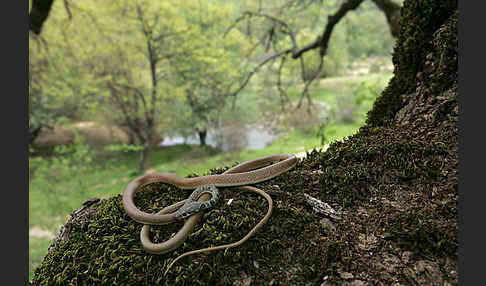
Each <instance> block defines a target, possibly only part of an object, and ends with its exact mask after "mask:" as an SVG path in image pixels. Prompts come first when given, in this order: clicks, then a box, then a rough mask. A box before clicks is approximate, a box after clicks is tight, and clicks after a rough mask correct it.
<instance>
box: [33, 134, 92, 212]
mask: <svg viewBox="0 0 486 286" xmlns="http://www.w3.org/2000/svg"><path fill="white" fill-rule="evenodd" d="M94 169H95V167H94V164H93V157H92V151H91V149H90V147H89V146H88V145H87V144H85V143H84V142H83V138H82V137H81V136H80V135H79V134H77V133H75V136H74V142H73V144H71V145H69V146H64V145H60V146H56V147H55V149H54V154H53V156H52V157H51V158H43V157H40V156H39V157H31V158H29V174H30V176H29V186H31V187H33V188H36V189H38V190H40V191H41V192H42V193H43V195H44V196H45V198H46V202H47V204H48V209H49V211H50V212H51V214H60V213H64V212H65V211H66V210H69V209H71V208H72V207H74V206H73V205H71V204H72V201H70V200H66V199H67V198H68V197H75V198H77V199H78V200H84V199H87V198H86V188H87V186H86V185H85V182H84V180H83V175H84V174H85V173H86V172H88V171H90V172H92V171H93V170H94ZM61 182H69V184H67V185H66V184H62V185H63V188H58V186H59V185H60V183H61Z"/></svg>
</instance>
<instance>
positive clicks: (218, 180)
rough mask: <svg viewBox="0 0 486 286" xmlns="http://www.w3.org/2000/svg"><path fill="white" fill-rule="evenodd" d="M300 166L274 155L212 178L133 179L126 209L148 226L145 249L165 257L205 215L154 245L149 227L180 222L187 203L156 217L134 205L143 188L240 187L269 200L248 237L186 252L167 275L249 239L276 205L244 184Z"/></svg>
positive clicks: (143, 236) (167, 175) (204, 196)
mask: <svg viewBox="0 0 486 286" xmlns="http://www.w3.org/2000/svg"><path fill="white" fill-rule="evenodd" d="M296 163H297V158H296V157H295V155H292V154H279V155H271V156H266V157H261V158H258V159H254V160H250V161H246V162H244V163H241V164H239V165H237V166H235V167H233V168H230V169H228V170H227V171H226V172H224V173H223V174H220V175H209V176H201V177H195V178H181V177H179V176H177V175H176V174H172V173H154V174H148V175H145V176H141V177H139V178H136V179H135V180H133V181H132V182H130V183H129V184H128V185H127V187H126V189H125V192H124V193H123V198H122V203H123V208H124V209H125V211H126V213H127V214H128V215H129V216H130V217H131V218H133V219H134V220H135V221H137V222H140V223H143V224H144V227H143V228H142V231H141V232H140V240H141V243H142V246H143V248H144V249H145V250H146V251H147V252H149V253H152V254H164V253H167V252H169V251H171V250H174V249H176V248H177V247H179V246H180V245H181V244H182V243H183V242H184V240H185V239H186V238H187V236H188V235H189V234H190V233H191V231H192V229H193V228H194V227H195V225H196V224H197V222H198V221H199V219H200V217H201V213H200V212H198V213H195V214H193V215H191V216H190V217H189V218H187V219H186V221H185V223H184V226H183V227H182V228H181V229H180V230H179V232H178V233H177V234H176V235H174V236H173V237H172V238H170V239H169V240H167V241H165V242H163V243H157V244H155V243H152V242H151V241H150V238H149V233H150V226H149V225H159V224H167V223H170V222H174V221H176V220H177V219H178V217H177V216H176V211H175V210H177V209H179V208H180V207H181V206H182V205H184V204H185V203H186V201H187V200H183V201H180V202H177V203H175V204H173V205H170V206H168V207H165V208H164V209H162V210H161V211H159V212H158V213H156V214H151V213H146V212H143V211H141V210H139V209H138V208H137V207H136V206H135V204H134V197H135V194H136V192H137V191H138V190H139V189H140V188H141V187H142V186H144V185H147V184H150V183H155V182H162V183H168V184H172V185H174V186H176V187H179V188H181V189H195V188H197V187H201V186H206V185H214V186H216V187H236V186H240V187H241V188H242V189H244V190H247V191H251V192H255V193H257V194H259V195H261V196H263V197H265V199H267V201H268V204H269V208H268V211H267V214H266V215H265V217H264V218H263V219H262V220H261V221H260V222H259V223H258V224H257V225H256V226H255V227H254V228H253V229H252V230H251V231H250V232H249V233H248V234H247V235H246V236H245V237H244V238H242V239H241V240H239V241H237V242H235V243H231V244H227V245H221V246H216V247H210V248H204V249H199V250H194V251H190V252H187V253H184V254H182V255H181V256H179V257H177V258H176V259H175V260H174V261H172V263H171V264H170V265H169V266H168V268H167V270H166V273H167V271H168V270H169V268H170V267H171V266H172V264H173V263H175V262H176V261H177V260H178V259H180V258H182V257H184V256H187V255H191V254H195V253H201V252H206V251H213V250H218V249H222V248H229V247H235V246H238V245H240V244H242V243H244V242H245V241H246V240H248V239H249V238H250V237H251V236H252V235H253V234H254V233H256V232H257V231H258V230H259V229H260V228H261V227H262V226H263V224H265V222H266V221H267V220H268V219H269V218H270V215H271V212H272V208H273V203H272V199H271V197H270V196H269V195H268V194H267V193H265V192H264V191H262V190H260V189H258V188H255V187H251V186H244V185H249V184H255V183H259V182H262V181H266V180H269V179H272V178H274V177H276V176H278V175H280V174H282V173H284V172H286V171H288V170H290V169H291V168H293V167H294V166H295V164H296ZM210 198H211V195H210V194H208V193H203V194H202V195H201V196H200V197H199V201H200V202H203V201H207V200H209V199H210Z"/></svg>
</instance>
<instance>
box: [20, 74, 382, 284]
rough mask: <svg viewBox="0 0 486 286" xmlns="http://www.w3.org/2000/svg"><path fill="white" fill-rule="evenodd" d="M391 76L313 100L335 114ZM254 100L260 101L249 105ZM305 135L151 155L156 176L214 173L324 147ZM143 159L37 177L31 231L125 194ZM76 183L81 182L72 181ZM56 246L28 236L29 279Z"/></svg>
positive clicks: (330, 88)
mask: <svg viewBox="0 0 486 286" xmlns="http://www.w3.org/2000/svg"><path fill="white" fill-rule="evenodd" d="M390 77H391V74H390V73H379V74H371V75H366V76H353V77H342V78H330V79H324V80H322V81H320V82H319V84H318V85H317V86H315V87H314V88H313V89H311V94H312V99H313V100H314V101H325V102H327V103H329V104H330V106H331V108H334V109H336V108H337V106H338V102H337V96H336V95H352V94H353V92H354V91H355V89H356V86H357V84H359V82H362V81H366V82H367V83H371V84H374V85H377V86H378V88H379V89H380V90H381V89H382V88H383V87H384V86H385V85H386V83H387V81H388V80H389V78H390ZM353 84H354V85H353ZM297 91H298V90H297V89H290V90H289V95H290V97H291V99H292V100H297V99H298V92H297ZM255 98H257V97H253V99H250V100H254V99H255ZM247 100H248V99H247ZM373 101H374V98H371V99H367V100H365V101H364V103H363V104H361V106H360V108H359V109H358V116H357V120H356V121H355V122H353V123H342V122H336V121H334V122H330V123H329V124H328V125H327V126H326V128H325V138H326V142H325V143H330V142H333V141H335V140H339V139H342V138H345V137H347V136H350V135H353V134H354V133H355V132H356V131H357V130H358V129H359V127H360V126H362V125H363V124H364V120H365V116H366V112H367V110H369V109H370V108H371V105H372V103H373ZM244 104H245V106H246V107H247V108H254V107H252V106H251V103H248V102H246V103H244ZM306 130H307V131H303V130H300V129H294V130H292V131H290V132H288V133H287V134H284V135H282V136H280V137H279V138H278V139H277V140H276V141H274V142H273V143H271V144H270V145H268V146H266V147H265V148H263V149H258V150H244V151H240V152H232V153H227V152H226V153H214V152H211V150H210V149H208V148H200V147H198V146H189V145H178V146H170V147H159V148H157V149H155V150H154V151H153V152H152V154H151V166H152V168H153V169H155V170H157V171H161V172H170V173H177V174H178V175H180V176H187V175H189V174H191V173H198V174H203V173H206V172H207V171H208V170H209V169H211V168H215V167H221V166H223V165H229V164H233V163H234V162H235V161H238V162H243V161H246V160H250V159H254V158H257V157H261V156H266V155H269V154H278V153H299V152H303V151H306V150H310V149H313V148H316V147H320V146H321V144H320V143H321V142H320V138H319V137H317V136H316V133H315V131H316V129H315V128H311V129H306ZM93 159H95V158H93ZM138 160H139V155H138V153H119V154H118V155H117V156H116V157H114V158H112V159H109V160H106V161H104V162H96V163H97V164H96V165H93V166H92V167H89V168H88V169H85V170H82V171H78V172H77V173H76V174H67V176H66V177H65V178H64V179H58V178H57V177H56V176H54V177H51V181H49V180H40V179H36V176H35V174H34V176H31V178H30V181H29V228H30V229H32V228H34V227H36V228H40V229H42V230H44V231H47V232H50V233H51V235H52V236H54V235H56V234H57V233H58V231H59V229H60V227H61V226H62V225H63V224H64V223H65V222H66V221H67V219H68V218H69V217H70V213H71V212H72V211H73V210H75V209H78V208H79V207H80V206H81V204H82V203H83V202H84V201H86V200H87V199H89V198H92V197H98V198H108V197H111V196H114V195H118V194H122V193H123V190H124V188H125V187H126V185H127V183H128V182H130V181H131V180H133V179H134V178H135V177H137V176H139V174H137V173H136V172H135V170H136V169H137V166H138ZM95 161H96V160H95ZM90 166H91V165H90ZM61 177H62V176H61ZM53 178H54V179H55V182H54V183H53V181H52V179H53ZM74 178H77V180H73V179H74ZM73 181H74V182H73ZM80 186H81V187H80ZM51 243H52V239H51V238H49V237H47V236H34V235H29V279H32V278H33V274H34V270H35V267H36V266H37V265H39V264H40V263H41V260H42V258H43V257H44V256H45V254H46V253H47V248H48V246H49V245H50V244H51Z"/></svg>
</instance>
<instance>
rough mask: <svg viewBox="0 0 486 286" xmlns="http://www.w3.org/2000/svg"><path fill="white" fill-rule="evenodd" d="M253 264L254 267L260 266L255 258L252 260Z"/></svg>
mask: <svg viewBox="0 0 486 286" xmlns="http://www.w3.org/2000/svg"><path fill="white" fill-rule="evenodd" d="M253 266H255V268H260V265H259V264H258V261H256V260H253Z"/></svg>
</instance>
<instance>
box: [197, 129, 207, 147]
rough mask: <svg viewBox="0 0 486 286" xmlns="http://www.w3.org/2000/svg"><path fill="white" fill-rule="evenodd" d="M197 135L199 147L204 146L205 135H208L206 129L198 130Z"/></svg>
mask: <svg viewBox="0 0 486 286" xmlns="http://www.w3.org/2000/svg"><path fill="white" fill-rule="evenodd" d="M197 134H198V135H199V142H200V145H201V147H205V146H206V135H208V131H207V130H206V129H203V130H198V131H197Z"/></svg>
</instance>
